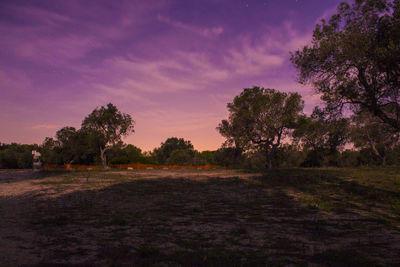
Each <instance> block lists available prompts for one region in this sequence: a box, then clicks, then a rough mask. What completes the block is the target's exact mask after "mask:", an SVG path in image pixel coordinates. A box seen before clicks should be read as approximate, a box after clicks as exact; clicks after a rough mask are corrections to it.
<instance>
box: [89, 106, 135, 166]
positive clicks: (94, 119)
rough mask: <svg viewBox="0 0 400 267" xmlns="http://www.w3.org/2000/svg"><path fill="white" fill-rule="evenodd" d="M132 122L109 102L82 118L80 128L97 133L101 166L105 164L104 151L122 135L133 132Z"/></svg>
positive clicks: (120, 138)
mask: <svg viewBox="0 0 400 267" xmlns="http://www.w3.org/2000/svg"><path fill="white" fill-rule="evenodd" d="M134 124H135V122H134V121H133V120H132V117H131V116H130V115H129V114H125V113H122V112H120V111H119V110H118V108H117V107H116V106H114V105H113V104H111V103H109V104H108V105H107V106H106V107H104V106H101V107H100V108H96V109H94V110H93V111H92V113H90V114H89V115H88V116H87V117H86V118H85V119H84V120H83V122H82V130H85V131H91V132H92V134H94V135H97V140H98V142H99V148H100V157H101V161H102V164H103V166H106V165H107V161H106V155H105V154H104V153H105V151H107V150H109V149H111V148H112V147H113V146H114V145H116V144H117V143H118V142H120V141H121V140H122V137H125V136H128V135H129V134H131V133H133V132H134Z"/></svg>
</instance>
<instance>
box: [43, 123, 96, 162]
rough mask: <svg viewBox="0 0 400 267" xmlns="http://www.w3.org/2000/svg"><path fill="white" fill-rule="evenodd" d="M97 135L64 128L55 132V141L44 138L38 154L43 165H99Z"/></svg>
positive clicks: (86, 131) (91, 132)
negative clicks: (40, 155)
mask: <svg viewBox="0 0 400 267" xmlns="http://www.w3.org/2000/svg"><path fill="white" fill-rule="evenodd" d="M98 147H99V143H98V138H97V134H96V133H95V132H93V131H89V130H84V129H80V130H75V128H73V127H64V128H62V129H60V130H59V131H57V133H56V139H53V138H49V137H48V138H46V139H45V141H44V142H43V144H42V146H41V148H40V152H41V153H42V161H43V163H48V164H97V163H99V151H98V150H99V149H98Z"/></svg>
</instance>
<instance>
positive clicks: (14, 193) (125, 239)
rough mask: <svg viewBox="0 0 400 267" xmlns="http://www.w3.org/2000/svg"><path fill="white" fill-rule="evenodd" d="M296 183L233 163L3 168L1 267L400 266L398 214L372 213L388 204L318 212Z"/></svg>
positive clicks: (0, 174)
mask: <svg viewBox="0 0 400 267" xmlns="http://www.w3.org/2000/svg"><path fill="white" fill-rule="evenodd" d="M288 175H289V176H290V175H293V174H288ZM293 177H295V176H293ZM293 179H295V180H296V179H297V180H298V177H297V176H296V177H295V178H293ZM293 179H292V180H290V182H287V181H286V182H282V178H281V177H276V178H274V176H265V175H261V174H248V173H247V174H246V173H239V172H236V171H231V170H195V171H194V170H132V171H70V172H65V171H63V172H33V171H30V170H25V171H16V170H15V171H13V170H9V171H0V265H1V266H266V265H272V266H275V265H277V266H282V265H307V266H371V265H373V266H375V265H393V266H395V265H397V266H399V265H400V224H399V221H400V220H399V219H398V217H396V216H395V215H391V213H390V212H389V213H388V215H387V216H388V219H382V216H383V215H384V214H386V213H384V212H383V211H382V215H381V216H380V217H376V216H372V215H371V214H376V213H377V212H379V209H378V206H375V207H374V206H372V205H369V206H368V205H364V206H362V205H361V206H357V205H356V204H357V203H354V205H348V206H340V207H339V206H338V207H336V208H333V209H324V208H318V207H315V206H314V207H313V205H309V204H307V202H304V201H301V199H304V198H305V196H307V197H308V198H307V199H309V195H310V194H311V196H314V195H313V193H312V191H307V193H308V194H309V195H306V194H304V192H305V191H304V190H303V191H299V190H298V189H299V188H300V187H293V186H291V184H292V183H293V181H295V180H293ZM302 179H303V180H302V183H303V184H307V183H309V182H310V181H309V180H307V177H305V178H304V177H303V178H302ZM297 180H296V181H297ZM323 182H325V183H327V182H331V183H332V184H333V183H337V184H335V186H342V187H340V188H343V186H346V184H343V183H344V182H347V181H344V180H340V179H337V180H332V179H331V180H323V179H322V180H321V181H319V182H318V184H320V183H323ZM351 186H354V185H353V184H351ZM357 186H361V185H357ZM354 188H355V189H357V190H360V188H359V187H354ZM357 190H354V192H358V191H357ZM315 194H316V193H315ZM385 194H386V193H385ZM335 197H340V196H332V198H335ZM313 199H314V198H313ZM305 203H306V204H305ZM332 203H333V202H332ZM332 205H333V204H332ZM325 206H326V205H325ZM325 206H321V207H325ZM374 209H376V211H375V210H374ZM389 217H390V218H389Z"/></svg>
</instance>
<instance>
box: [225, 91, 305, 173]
mask: <svg viewBox="0 0 400 267" xmlns="http://www.w3.org/2000/svg"><path fill="white" fill-rule="evenodd" d="M227 107H228V110H229V119H228V120H223V121H222V122H221V123H220V124H219V126H218V127H217V129H218V130H219V132H220V134H221V135H222V136H224V137H226V138H227V144H230V145H234V146H235V147H239V148H241V149H243V150H245V151H252V150H253V151H254V150H258V151H262V152H263V153H264V155H265V157H266V162H267V167H268V168H272V167H273V166H274V158H275V156H276V153H277V150H278V148H279V146H280V145H281V143H282V140H283V139H284V138H285V137H286V136H288V134H289V133H290V131H291V129H293V128H294V126H295V124H296V120H297V119H298V118H299V115H300V114H301V113H302V110H303V101H302V100H301V96H300V95H299V94H297V93H282V92H278V91H276V90H274V89H264V88H260V87H253V88H246V89H244V90H243V92H242V93H241V94H240V95H238V96H236V97H235V98H234V100H233V102H232V103H228V105H227Z"/></svg>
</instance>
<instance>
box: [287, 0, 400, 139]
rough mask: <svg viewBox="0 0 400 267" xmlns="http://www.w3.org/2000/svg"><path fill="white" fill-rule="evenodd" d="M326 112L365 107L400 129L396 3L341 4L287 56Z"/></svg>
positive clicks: (399, 14) (399, 15)
mask: <svg viewBox="0 0 400 267" xmlns="http://www.w3.org/2000/svg"><path fill="white" fill-rule="evenodd" d="M291 61H292V62H293V63H294V65H295V66H296V67H297V69H298V70H299V72H300V75H299V80H300V82H301V83H311V84H312V85H313V86H314V87H315V89H316V91H317V92H318V93H321V94H322V99H323V100H324V101H326V103H327V109H328V110H329V111H330V112H331V114H334V113H336V114H340V113H341V112H342V109H343V108H344V107H346V106H347V107H350V109H351V110H353V111H355V112H359V111H360V110H365V111H367V112H369V113H371V114H372V115H373V116H375V117H377V118H378V119H379V120H380V121H381V122H383V123H385V124H387V125H389V126H390V127H391V128H392V130H394V131H396V132H398V131H400V1H399V0H355V2H354V4H352V5H350V4H348V3H346V2H343V3H341V4H340V5H339V7H338V10H337V14H335V15H333V16H332V17H331V18H330V19H329V21H325V20H321V24H317V25H316V28H315V30H314V34H313V39H312V42H311V44H310V45H307V46H305V47H303V48H302V49H300V50H298V51H296V52H295V53H293V54H292V55H291Z"/></svg>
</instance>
